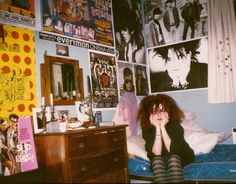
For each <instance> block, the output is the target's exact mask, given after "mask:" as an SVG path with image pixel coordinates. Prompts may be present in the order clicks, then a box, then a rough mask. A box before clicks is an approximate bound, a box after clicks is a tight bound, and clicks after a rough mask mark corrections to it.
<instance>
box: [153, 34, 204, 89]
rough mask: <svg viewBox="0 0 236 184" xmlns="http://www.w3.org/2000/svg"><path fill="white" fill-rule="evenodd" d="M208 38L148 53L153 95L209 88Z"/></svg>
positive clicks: (158, 48) (160, 48)
mask: <svg viewBox="0 0 236 184" xmlns="http://www.w3.org/2000/svg"><path fill="white" fill-rule="evenodd" d="M207 40H208V39H207V38H202V39H196V40H192V41H187V42H181V43H178V44H173V45H168V46H164V47H156V48H153V49H149V50H148V57H149V69H150V85H151V92H152V93H156V92H166V91H176V90H187V89H196V88H206V87H207V73H208V72H207V67H208V55H207V52H208V44H207Z"/></svg>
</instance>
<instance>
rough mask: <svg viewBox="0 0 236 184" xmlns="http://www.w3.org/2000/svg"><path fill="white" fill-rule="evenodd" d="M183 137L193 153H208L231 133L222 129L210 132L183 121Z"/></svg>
mask: <svg viewBox="0 0 236 184" xmlns="http://www.w3.org/2000/svg"><path fill="white" fill-rule="evenodd" d="M181 125H182V126H183V128H184V138H185V140H186V142H187V143H188V144H189V145H190V147H191V148H192V149H193V150H194V154H195V155H197V154H202V153H209V152H210V151H211V150H212V149H213V148H214V147H215V145H216V144H219V143H221V142H223V141H225V140H226V139H228V138H229V137H230V136H231V133H226V132H224V131H220V132H211V131H209V130H207V129H204V128H203V127H201V126H199V125H197V124H195V123H193V122H190V121H188V122H183V123H182V124H181Z"/></svg>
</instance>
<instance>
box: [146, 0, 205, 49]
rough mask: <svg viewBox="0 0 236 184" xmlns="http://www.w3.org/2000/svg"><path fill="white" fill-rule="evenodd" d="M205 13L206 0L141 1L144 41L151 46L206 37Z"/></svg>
mask: <svg viewBox="0 0 236 184" xmlns="http://www.w3.org/2000/svg"><path fill="white" fill-rule="evenodd" d="M170 14H172V16H171V17H170ZM162 15H163V16H162ZM207 17H208V15H207V0H194V1H186V0H175V1H171V0H168V1H156V0H149V1H144V25H145V34H146V35H145V38H146V45H147V47H148V48H151V47H156V46H160V45H166V44H171V43H177V42H180V41H184V40H190V39H196V38H200V37H206V36H207V35H208V31H207V29H208V28H207V21H208V20H207Z"/></svg>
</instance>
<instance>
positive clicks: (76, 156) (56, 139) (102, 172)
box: [35, 125, 128, 183]
mask: <svg viewBox="0 0 236 184" xmlns="http://www.w3.org/2000/svg"><path fill="white" fill-rule="evenodd" d="M125 127H126V125H119V126H103V127H96V128H86V129H80V130H71V131H66V132H65V133H46V134H45V133H41V134H35V145H36V152H37V158H38V163H39V168H40V169H42V170H44V171H45V178H44V182H49V183H57V182H58V183H97V182H99V183H128V166H127V162H128V158H127V155H128V154H127V143H126V132H125V131H126V130H125Z"/></svg>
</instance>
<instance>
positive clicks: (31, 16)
mask: <svg viewBox="0 0 236 184" xmlns="http://www.w3.org/2000/svg"><path fill="white" fill-rule="evenodd" d="M38 7H39V6H38V1H37V0H15V1H8V0H3V1H1V2H0V22H2V23H5V24H10V25H13V26H20V27H25V28H28V29H39V26H40V25H39V23H38V14H36V12H37V11H38Z"/></svg>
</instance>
